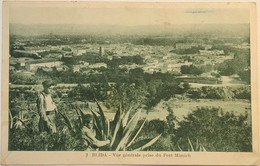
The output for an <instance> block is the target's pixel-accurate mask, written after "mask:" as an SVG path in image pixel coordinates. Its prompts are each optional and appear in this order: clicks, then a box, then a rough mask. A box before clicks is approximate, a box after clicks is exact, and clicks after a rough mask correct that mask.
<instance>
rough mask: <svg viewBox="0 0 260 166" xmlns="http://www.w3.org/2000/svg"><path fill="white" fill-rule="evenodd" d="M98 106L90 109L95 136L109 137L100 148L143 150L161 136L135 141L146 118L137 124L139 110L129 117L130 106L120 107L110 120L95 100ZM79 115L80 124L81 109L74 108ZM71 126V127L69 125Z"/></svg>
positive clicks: (101, 138)
mask: <svg viewBox="0 0 260 166" xmlns="http://www.w3.org/2000/svg"><path fill="white" fill-rule="evenodd" d="M96 103H97V106H98V111H96V112H95V111H94V110H91V112H92V114H93V116H94V127H95V129H96V131H97V138H98V139H100V140H107V139H110V141H111V142H110V145H109V146H107V147H105V148H103V149H101V150H113V151H120V150H124V151H125V150H134V151H137V150H143V149H145V148H147V147H149V146H151V145H152V144H154V143H155V142H156V141H157V140H158V139H159V138H160V136H161V134H160V135H157V136H156V137H154V138H150V139H147V140H141V141H140V142H135V139H136V138H137V137H138V135H139V133H140V132H141V130H142V128H143V126H144V124H145V122H146V120H143V122H142V124H141V126H138V125H137V124H138V122H139V119H140V113H141V110H138V111H136V112H135V113H134V115H133V116H132V117H131V112H132V110H131V108H130V109H129V110H128V111H122V110H121V107H120V108H119V109H118V111H117V112H116V114H115V116H114V119H113V121H112V122H109V120H108V119H107V118H106V116H105V115H104V111H103V109H102V107H101V106H100V104H99V103H98V101H96ZM76 111H77V114H78V115H79V122H80V123H81V124H82V118H81V117H82V116H80V115H83V112H82V110H80V109H78V110H76ZM70 128H71V127H70ZM71 129H73V128H71ZM133 143H135V145H138V147H135V148H133V146H132V145H133Z"/></svg>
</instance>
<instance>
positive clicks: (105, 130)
mask: <svg viewBox="0 0 260 166" xmlns="http://www.w3.org/2000/svg"><path fill="white" fill-rule="evenodd" d="M95 101H96V103H97V106H98V110H99V114H100V117H101V126H102V129H104V130H103V131H104V134H105V135H108V131H107V126H106V117H105V115H104V111H103V109H102V108H101V106H100V104H99V103H98V101H97V99H95Z"/></svg>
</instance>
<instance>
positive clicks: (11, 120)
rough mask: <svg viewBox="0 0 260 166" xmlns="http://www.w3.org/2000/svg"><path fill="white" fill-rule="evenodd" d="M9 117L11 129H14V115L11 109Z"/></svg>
mask: <svg viewBox="0 0 260 166" xmlns="http://www.w3.org/2000/svg"><path fill="white" fill-rule="evenodd" d="M9 117H10V128H13V124H14V118H13V115H12V113H11V111H10V109H9Z"/></svg>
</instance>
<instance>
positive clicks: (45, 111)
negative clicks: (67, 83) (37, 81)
mask: <svg viewBox="0 0 260 166" xmlns="http://www.w3.org/2000/svg"><path fill="white" fill-rule="evenodd" d="M42 85H43V91H42V92H41V93H40V94H39V96H38V100H37V107H38V112H39V115H40V120H39V131H40V132H44V131H47V132H48V133H49V134H52V133H56V131H57V130H56V125H55V122H54V120H55V117H56V112H57V108H56V105H55V104H54V102H53V100H52V97H51V94H50V92H51V89H52V88H53V86H54V85H55V84H54V83H53V82H52V81H51V80H46V81H43V82H42Z"/></svg>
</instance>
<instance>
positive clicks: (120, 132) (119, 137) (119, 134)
mask: <svg viewBox="0 0 260 166" xmlns="http://www.w3.org/2000/svg"><path fill="white" fill-rule="evenodd" d="M123 132H124V128H123V126H122V123H120V126H119V128H118V130H117V132H116V134H115V135H116V137H115V139H114V141H113V144H112V145H111V146H110V147H111V149H113V150H116V148H117V146H118V144H119V143H120V141H121V140H122V138H123Z"/></svg>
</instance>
